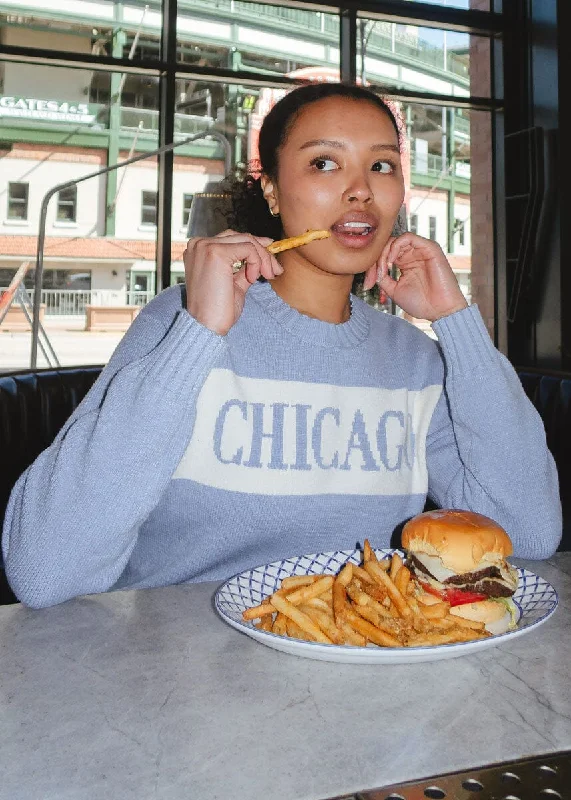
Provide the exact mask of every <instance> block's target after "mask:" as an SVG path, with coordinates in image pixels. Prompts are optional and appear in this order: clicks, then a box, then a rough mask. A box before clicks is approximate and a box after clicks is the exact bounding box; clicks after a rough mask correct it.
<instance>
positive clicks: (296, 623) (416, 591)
mask: <svg viewBox="0 0 571 800" xmlns="http://www.w3.org/2000/svg"><path fill="white" fill-rule="evenodd" d="M435 600H436V602H435ZM513 600H514V603H515V607H516V609H517V619H515V620H514V624H515V627H514V628H513V629H512V630H509V631H508V632H506V633H502V634H498V635H492V634H490V633H488V632H487V631H486V630H485V628H484V625H483V623H477V622H474V621H472V620H466V619H463V618H461V617H457V616H454V615H451V614H450V607H449V605H448V603H445V602H438V599H437V598H434V597H430V598H428V597H427V596H426V594H425V592H424V591H423V590H422V589H421V588H420V587H419V586H418V585H417V584H416V582H415V581H414V578H413V577H412V576H411V573H410V570H409V569H408V567H407V566H406V564H405V561H404V555H403V553H402V551H400V550H393V549H381V550H377V549H373V548H371V546H370V544H369V542H368V541H367V540H365V543H364V546H363V549H362V550H361V549H358V550H341V551H335V552H331V553H314V554H311V555H305V556H299V557H295V558H290V559H285V560H282V561H276V562H273V563H271V564H266V565H264V566H260V567H256V568H254V569H250V570H246V571H245V572H242V573H240V574H238V575H235V576H234V577H232V578H230V579H229V580H227V581H226V582H225V583H224V584H223V585H222V586H221V587H220V588H219V589H218V590H217V592H216V594H215V597H214V604H215V608H216V610H217V611H218V613H219V614H220V616H221V617H222V619H224V620H225V621H226V622H227V623H228V624H229V625H231V626H232V627H234V628H236V629H237V630H239V631H242V632H243V633H245V634H247V635H248V636H250V637H252V638H253V639H255V640H257V641H258V642H261V643H262V644H265V645H267V646H268V647H272V648H274V649H276V650H281V651H282V652H286V653H290V654H292V655H298V656H302V657H305V658H313V659H317V660H321V661H338V662H345V663H360V664H379V663H381V664H384V663H385V664H391V663H392V664H398V663H401V664H402V663H413V662H416V661H435V660H439V659H444V658H455V657H457V656H461V655H467V654H469V653H472V652H477V651H479V650H481V649H482V648H485V647H490V646H493V645H496V644H499V643H501V642H505V641H507V640H510V639H513V638H514V637H517V636H521V635H522V634H524V633H527V632H529V631H530V630H531V629H532V628H535V627H536V626H538V625H540V624H541V623H543V622H545V621H546V620H547V619H548V617H549V616H550V615H551V614H553V612H554V611H555V609H556V607H557V603H558V599H557V593H556V591H555V589H554V588H553V587H552V586H551V585H550V584H549V583H548V582H547V581H546V580H544V579H543V578H541V577H539V576H538V575H535V574H534V573H532V572H530V571H528V570H525V569H518V588H517V591H516V593H515V595H514V597H513Z"/></svg>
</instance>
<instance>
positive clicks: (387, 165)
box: [372, 161, 395, 175]
mask: <svg viewBox="0 0 571 800" xmlns="http://www.w3.org/2000/svg"><path fill="white" fill-rule="evenodd" d="M372 169H373V172H382V173H384V174H385V175H389V174H390V173H391V172H394V169H395V165H394V164H391V162H390V161H375V163H374V164H373V167H372Z"/></svg>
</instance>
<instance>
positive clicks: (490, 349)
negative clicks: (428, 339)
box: [432, 305, 498, 372]
mask: <svg viewBox="0 0 571 800" xmlns="http://www.w3.org/2000/svg"><path fill="white" fill-rule="evenodd" d="M432 329H433V331H434V332H435V333H436V335H437V336H438V341H439V342H440V346H441V347H442V351H443V353H444V357H445V360H446V365H447V367H448V368H449V369H450V370H453V371H455V372H468V371H470V370H473V369H477V368H478V367H481V366H483V365H486V364H489V363H490V362H491V361H493V360H495V359H496V358H497V355H498V351H497V350H496V348H495V347H494V343H493V342H492V340H491V339H490V335H489V333H488V331H487V329H486V326H485V324H484V320H483V319H482V315H481V314H480V311H479V309H478V306H477V305H471V306H468V308H464V309H462V310H461V311H456V312H455V313H454V314H450V316H448V317H442V319H439V320H437V321H436V322H433V323H432Z"/></svg>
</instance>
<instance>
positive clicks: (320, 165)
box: [311, 158, 337, 172]
mask: <svg viewBox="0 0 571 800" xmlns="http://www.w3.org/2000/svg"><path fill="white" fill-rule="evenodd" d="M311 166H312V167H315V169H318V170H319V171H320V172H330V171H331V170H333V169H337V164H336V163H335V161H333V159H332V158H314V159H313V161H312V162H311Z"/></svg>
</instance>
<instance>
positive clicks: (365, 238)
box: [331, 219, 377, 248]
mask: <svg viewBox="0 0 571 800" xmlns="http://www.w3.org/2000/svg"><path fill="white" fill-rule="evenodd" d="M376 230H377V226H376V224H373V222H372V221H366V220H363V219H349V220H348V219H346V220H344V221H340V222H336V223H335V224H334V225H332V226H331V232H332V234H333V236H335V238H336V239H337V241H338V242H340V244H342V245H343V246H344V247H352V248H362V247H368V246H369V245H370V244H371V242H372V241H373V239H374V236H375V233H376Z"/></svg>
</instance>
